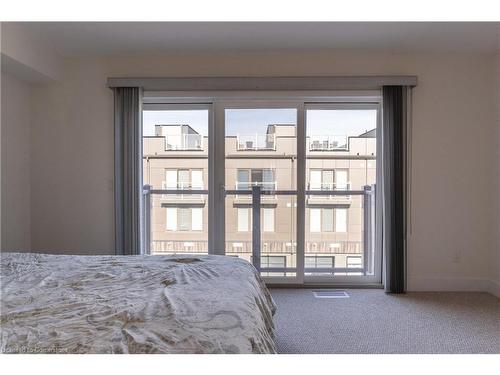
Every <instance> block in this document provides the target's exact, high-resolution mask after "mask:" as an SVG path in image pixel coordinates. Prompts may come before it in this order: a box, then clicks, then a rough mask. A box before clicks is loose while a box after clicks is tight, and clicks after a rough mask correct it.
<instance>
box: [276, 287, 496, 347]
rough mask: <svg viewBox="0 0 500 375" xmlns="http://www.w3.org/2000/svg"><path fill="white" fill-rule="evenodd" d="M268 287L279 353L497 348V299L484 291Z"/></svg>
mask: <svg viewBox="0 0 500 375" xmlns="http://www.w3.org/2000/svg"><path fill="white" fill-rule="evenodd" d="M271 293H272V295H273V298H274V300H275V302H276V304H277V305H278V310H277V312H276V316H275V318H274V322H275V327H276V331H275V334H276V340H277V345H278V351H279V352H280V353H323V354H325V353H500V299H498V298H496V297H494V296H492V295H490V294H487V293H408V294H405V295H387V294H385V293H384V292H383V291H382V290H366V289H350V290H348V293H349V295H350V298H348V299H316V298H314V296H313V293H312V290H311V289H271Z"/></svg>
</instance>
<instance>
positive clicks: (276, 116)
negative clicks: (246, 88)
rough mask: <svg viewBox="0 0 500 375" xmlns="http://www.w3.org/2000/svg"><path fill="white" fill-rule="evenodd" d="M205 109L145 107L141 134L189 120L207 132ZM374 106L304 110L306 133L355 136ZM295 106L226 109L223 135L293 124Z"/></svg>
mask: <svg viewBox="0 0 500 375" xmlns="http://www.w3.org/2000/svg"><path fill="white" fill-rule="evenodd" d="M208 115H209V112H208V110H205V109H203V110H198V109H197V110H175V111H174V110H165V111H144V112H143V126H144V135H145V136H151V135H154V126H155V125H156V124H188V125H190V126H191V127H192V128H193V129H194V130H196V131H197V132H198V133H199V134H202V135H204V136H207V135H208ZM376 116H377V112H376V111H375V110H351V109H349V110H338V109H336V110H331V109H329V110H320V109H309V110H307V112H306V124H307V135H308V136H312V135H347V136H356V135H360V134H362V133H364V132H365V131H368V130H371V129H374V128H375V126H376ZM296 118H297V110H296V109H295V108H271V109H226V135H229V136H235V135H237V134H256V133H258V134H265V132H266V129H267V125H268V124H292V125H296Z"/></svg>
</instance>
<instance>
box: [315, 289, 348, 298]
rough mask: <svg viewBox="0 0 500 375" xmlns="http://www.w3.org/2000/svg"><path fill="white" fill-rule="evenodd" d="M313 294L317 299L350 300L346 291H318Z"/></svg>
mask: <svg viewBox="0 0 500 375" xmlns="http://www.w3.org/2000/svg"><path fill="white" fill-rule="evenodd" d="M313 293H314V297H316V298H349V294H347V292H346V291H345V290H316V291H314V292H313Z"/></svg>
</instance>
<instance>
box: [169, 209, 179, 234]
mask: <svg viewBox="0 0 500 375" xmlns="http://www.w3.org/2000/svg"><path fill="white" fill-rule="evenodd" d="M167 230H171V231H176V230H177V208H175V207H167Z"/></svg>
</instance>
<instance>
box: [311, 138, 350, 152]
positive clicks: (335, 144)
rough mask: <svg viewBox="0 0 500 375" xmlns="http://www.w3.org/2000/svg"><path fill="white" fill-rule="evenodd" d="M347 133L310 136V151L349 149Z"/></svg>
mask: <svg viewBox="0 0 500 375" xmlns="http://www.w3.org/2000/svg"><path fill="white" fill-rule="evenodd" d="M347 150H348V137H347V135H314V136H310V137H309V151H347Z"/></svg>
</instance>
